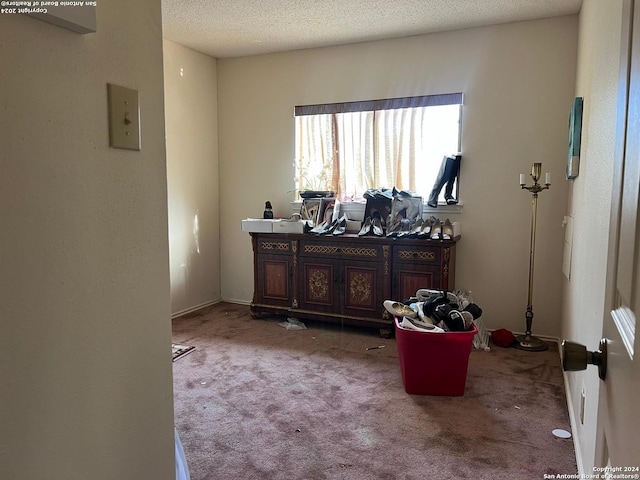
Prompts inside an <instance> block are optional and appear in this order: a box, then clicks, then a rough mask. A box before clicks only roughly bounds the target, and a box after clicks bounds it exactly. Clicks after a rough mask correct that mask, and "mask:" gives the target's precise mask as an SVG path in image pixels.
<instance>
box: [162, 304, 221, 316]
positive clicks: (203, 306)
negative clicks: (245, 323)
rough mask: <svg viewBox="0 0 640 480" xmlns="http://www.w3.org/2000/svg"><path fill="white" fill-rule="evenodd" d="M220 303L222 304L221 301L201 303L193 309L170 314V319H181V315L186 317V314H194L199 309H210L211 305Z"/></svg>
mask: <svg viewBox="0 0 640 480" xmlns="http://www.w3.org/2000/svg"><path fill="white" fill-rule="evenodd" d="M220 302H222V300H211V301H210V302H205V303H201V304H200V305H196V306H194V307H190V308H186V309H184V310H180V311H179V312H176V313H172V314H171V319H174V318H178V317H181V316H182V315H186V314H187V313H191V312H195V311H196V310H200V309H201V308H205V307H210V306H211V305H216V304H218V303H220Z"/></svg>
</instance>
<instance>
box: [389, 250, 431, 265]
mask: <svg viewBox="0 0 640 480" xmlns="http://www.w3.org/2000/svg"><path fill="white" fill-rule="evenodd" d="M441 252H442V249H441V248H440V247H421V246H409V245H407V246H404V245H402V246H401V245H398V246H396V247H395V248H394V249H393V261H394V262H411V263H421V264H427V265H428V264H433V265H440V259H441Z"/></svg>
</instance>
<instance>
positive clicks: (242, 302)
mask: <svg viewBox="0 0 640 480" xmlns="http://www.w3.org/2000/svg"><path fill="white" fill-rule="evenodd" d="M222 301H223V302H226V303H235V304H236V305H251V302H248V301H247V300H236V299H234V298H231V299H225V300H222Z"/></svg>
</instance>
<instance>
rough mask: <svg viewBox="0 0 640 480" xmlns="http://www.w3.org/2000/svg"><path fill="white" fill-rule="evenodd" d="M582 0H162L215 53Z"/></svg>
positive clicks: (443, 23) (170, 27)
mask: <svg viewBox="0 0 640 480" xmlns="http://www.w3.org/2000/svg"><path fill="white" fill-rule="evenodd" d="M581 5H582V0H187V1H185V0H162V17H163V29H164V36H165V38H168V39H169V40H173V41H174V42H177V43H180V44H182V45H185V46H187V47H190V48H193V49H194V50H197V51H199V52H202V53H206V54H208V55H211V56H213V57H216V58H228V57H241V56H247V55H259V54H264V53H274V52H282V51H287V50H300V49H304V48H314V47H325V46H330V45H342V44H347V43H356V42H364V41H369V40H380V39H384V38H394V37H406V36H410V35H418V34H422V33H429V32H439V31H445V30H457V29H461V28H470V27H479V26H483V25H492V24H498V23H507V22H515V21H522V20H533V19H537V18H547V17H555V16H561V15H571V14H575V13H578V12H579V11H580V7H581Z"/></svg>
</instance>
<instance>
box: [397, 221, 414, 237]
mask: <svg viewBox="0 0 640 480" xmlns="http://www.w3.org/2000/svg"><path fill="white" fill-rule="evenodd" d="M410 233H411V221H410V220H409V219H408V218H403V219H402V221H401V222H400V230H399V231H398V233H397V235H396V236H398V237H405V236H407V235H409V234H410Z"/></svg>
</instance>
